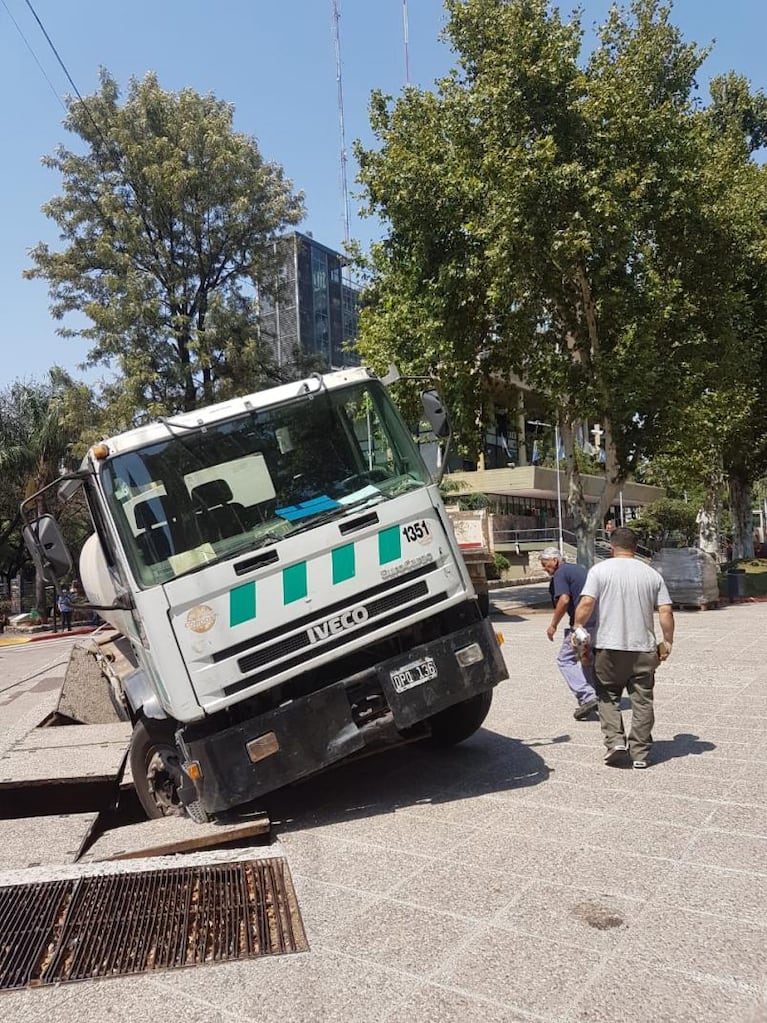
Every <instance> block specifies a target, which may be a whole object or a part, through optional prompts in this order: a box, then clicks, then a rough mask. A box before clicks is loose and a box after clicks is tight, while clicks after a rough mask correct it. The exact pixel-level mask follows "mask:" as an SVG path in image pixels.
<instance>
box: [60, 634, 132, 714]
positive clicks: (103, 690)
mask: <svg viewBox="0 0 767 1023" xmlns="http://www.w3.org/2000/svg"><path fill="white" fill-rule="evenodd" d="M111 650H114V657H116V658H118V659H120V660H121V661H122V660H124V657H123V655H122V653H120V652H119V651H118V650H117V649H116V648H115V645H114V644H113V643H109V644H107V645H106V646H104V645H102V646H100V645H99V644H98V643H94V642H92V641H89V642H87V643H78V644H77V646H75V647H73V648H72V654H71V657H70V661H69V664H68V666H67V671H66V675H65V678H64V684H63V686H62V689H61V695H60V698H59V704H58V707H57V708H56V709H57V712H58V713H59V714H62V715H63V716H64V717H68V718H71V719H72V720H73V721H80V722H82V723H83V724H91V725H97V724H108V723H110V722H113V721H121V720H125V719H126V718H127V716H128V715H127V712H126V710H125V707H124V706H123V705H122V704H121V702H120V701H119V699H118V698H117V695H116V689H115V687H114V685H113V683H112V681H111V680H110V677H109V676H110V675H111V674H113V671H112V667H111V660H112V658H110V656H109V651H111Z"/></svg>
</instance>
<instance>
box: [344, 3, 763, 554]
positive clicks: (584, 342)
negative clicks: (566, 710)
mask: <svg viewBox="0 0 767 1023" xmlns="http://www.w3.org/2000/svg"><path fill="white" fill-rule="evenodd" d="M446 6H447V8H448V11H449V14H450V20H449V23H448V26H447V35H448V37H449V39H450V41H451V43H452V45H453V47H454V49H455V51H456V54H457V67H456V69H455V70H454V71H453V73H452V74H451V75H450V76H449V77H448V78H447V79H445V80H443V81H441V82H440V83H438V87H437V90H436V91H435V92H433V93H432V92H422V91H419V90H416V89H407V90H406V91H405V92H404V94H403V95H402V96H401V98H400V99H399V100H398V101H397V102H391V101H390V100H388V99H387V98H385V97H384V96H382V95H380V94H374V96H373V99H372V103H371V123H372V128H373V131H374V133H375V135H376V137H377V139H378V142H379V146H378V148H377V149H371V150H365V149H363V148H362V147H358V155H359V159H360V168H361V169H360V180H361V182H362V185H363V187H364V189H365V194H366V197H367V202H368V210H369V212H370V213H375V214H377V215H378V216H380V217H381V218H382V219H383V220H384V221H385V222H387V223H388V225H389V234H388V237H387V238H386V239H385V240H384V241H383V242H382V243H381V244H380V245H378V246H375V247H374V248H373V250H372V252H371V256H370V260H369V264H368V272H369V275H370V284H369V288H368V292H367V298H368V304H367V306H366V308H365V309H364V310H363V313H362V316H361V339H360V342H359V349H360V350H361V352H362V354H363V357H364V358H366V359H368V360H370V361H372V362H373V363H374V365H376V366H377V367H380V368H383V367H385V366H386V365H387V364H388V363H389V362H390V361H395V362H398V363H399V364H400V365H401V366H402V367H403V371H404V372H408V373H413V372H415V373H420V374H432V375H434V376H436V377H438V378H441V380H442V384H443V387H444V389H445V391H446V396H447V397H448V400H449V402H450V404H451V407H452V408H453V409H454V410H455V412H456V421H457V425H458V428H459V431H460V434H461V439H462V442H463V446H464V448H467V449H472V448H473V449H474V450H477V449H478V447H479V436H480V429H481V423H482V421H483V413H484V403H485V401H486V394H487V386H486V385H487V383H488V381H489V380H490V379H491V378H493V377H495V378H499V377H500V378H506V379H508V377H509V374H510V373H516V374H517V375H519V376H521V377H522V378H524V379H525V380H526V381H527V383H528V384H530V385H531V386H532V387H533V388H534V389H535V390H536V391H537V392H538V393H539V394H540V395H542V397H543V399H544V401H545V402H546V403H547V405H548V408H549V410H550V412H549V414H551V415H556V416H557V418H558V422H559V426H560V432H561V436H562V440H563V445H564V449H565V454H566V459H567V466H568V504H569V507H570V511H571V514H573V516H574V518H575V520H576V522H577V523H578V526H577V532H578V547H579V560H581V561H583V562H585V563H589V562H590V560H591V557H592V556H593V536H594V532H595V530H596V528H597V527H598V526H599V525H601V522H602V520H603V517H604V514H605V513H606V511H607V509H608V508H609V507H610V505H611V504H613V502H614V500H615V497H616V494H617V492H618V489H619V487H620V485H621V482H622V481H623V480H624V479H625V478H626V477H627V476H628V475H629V474H631V473H632V472H634V471H635V469H636V467H637V465H638V464H639V462H640V459H641V458H642V457H646V456H648V455H652V453H653V452H654V451H655V450H656V448H657V446H658V444H659V443H660V441H661V439H662V438H663V439H664V440H665V439H666V434H665V432H664V429H663V426H664V424H665V422H666V421H667V410H668V408H669V406H671V407H675V408H677V409H678V408H679V407H680V404H681V395H682V394H684V395H686V394H687V393H688V392H687V389H686V385H687V379H688V375H689V371H690V366H691V365H695V364H696V362H697V361H698V360H699V359H700V358H701V357H703V358H708V357H709V356H710V353H711V350H712V346H713V345H714V344H715V343H716V342H718V341H720V340H721V339H722V338H724V337H727V338H728V339H730V338H732V337H733V334H734V329H733V321H734V319H735V317H736V316H737V315H738V314H739V313H740V311H741V309H742V304H741V302H740V299H741V295H740V294H739V293H737V294H736V295H735V296H734V297H733V281H734V279H735V277H734V275H735V273H736V271H735V269H734V268H733V266H732V264H731V263H730V262H729V258H730V256H731V255H732V253H734V252H736V250H737V244H738V240H739V239H738V235H737V233H736V232H734V231H732V230H731V229H730V225H729V221H728V208H729V206H728V204H729V199H728V194H727V180H726V176H725V175H724V174H719V175H713V174H711V173H710V165H709V159H710V154H709V153H707V152H706V150H705V143H706V141H707V140H708V138H709V137H710V135H711V132H710V128H709V127H708V126H707V125H706V124H705V122H704V119H703V118H702V116H701V113H700V105H699V101H698V99H697V97H696V93H695V90H696V80H695V76H696V73H697V71H698V69H699V67H700V65H701V63H702V61H703V59H704V57H705V55H706V54H705V51H703V50H701V49H699V48H698V47H697V46H696V45H694V44H687V43H685V42H684V41H683V39H682V37H681V35H680V33H679V31H678V30H677V29H676V28H675V27H674V26H673V25H672V24H671V22H670V11H669V8H668V7H663V6H661V5H660V4H659V3H658V2H657V0H634V2H633V3H632V4H631V5H630V8H629V9H628V10H622V9H619V8H618V7H613V8H612V9H611V11H610V13H609V14H608V16H607V20H606V22H605V24H604V25H603V26H602V28H601V30H600V33H599V42H598V44H597V45H596V47H595V48H594V50H593V52H592V53H591V54H590V56H589V57H588V58H587V59H583V58H582V55H581V45H582V33H581V27H580V23H579V20H578V17H577V15H576V16H573V18H572V20H570V21H564V20H563V19H562V17H561V16H560V14H559V12H558V10H557V9H556V8H555V7H554V6H553V4H551V3H549V2H548V0H447V4H446ZM720 152H721V150H720ZM731 160H732V161H735V162H737V161H738V160H740V162H741V163H742V162H743V158H742V157H741V154H740V151H738V152H733V153H732V154H731ZM736 290H737V289H736ZM714 295H716V301H714V300H713V296H714ZM584 419H589V420H591V421H594V420H598V421H599V422H600V423H601V424H602V427H603V429H604V431H605V440H604V444H605V456H606V459H605V466H604V473H605V487H604V491H603V494H602V497H601V501H600V502H599V504H597V505H596V506H590V505H589V504H587V502H586V501H585V499H584V495H583V488H582V484H581V475H580V469H579V465H578V459H577V455H576V433H577V425H578V424H579V423H580V422H582V421H583V420H584Z"/></svg>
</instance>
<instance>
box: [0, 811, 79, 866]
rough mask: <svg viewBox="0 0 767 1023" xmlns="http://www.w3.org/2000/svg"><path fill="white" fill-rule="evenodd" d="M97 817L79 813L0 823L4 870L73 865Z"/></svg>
mask: <svg viewBox="0 0 767 1023" xmlns="http://www.w3.org/2000/svg"><path fill="white" fill-rule="evenodd" d="M97 817H98V814H96V813H76V814H62V815H60V816H56V817H22V818H18V819H16V820H8V821H5V820H0V865H2V869H3V870H15V869H18V868H21V867H38V866H41V865H44V864H57V863H74V862H75V860H76V859H77V856H78V854H79V852H80V849H81V848H82V847H83V844H84V842H85V840H86V838H87V837H88V835H89V834H90V831H91V829H92V828H93V825H94V824H95V823H96V819H97Z"/></svg>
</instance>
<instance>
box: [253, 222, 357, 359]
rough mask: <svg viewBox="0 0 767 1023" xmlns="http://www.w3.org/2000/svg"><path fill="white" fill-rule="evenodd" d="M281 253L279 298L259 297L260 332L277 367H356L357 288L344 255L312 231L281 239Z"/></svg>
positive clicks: (293, 234)
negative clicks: (301, 364) (302, 364)
mask: <svg viewBox="0 0 767 1023" xmlns="http://www.w3.org/2000/svg"><path fill="white" fill-rule="evenodd" d="M277 244H278V245H279V246H280V249H279V251H280V252H281V255H282V265H281V287H280V289H279V295H278V297H277V298H276V299H273V298H268V297H265V296H262V297H261V332H262V337H263V338H264V339H265V340H266V341H267V343H268V344H269V347H270V348H271V351H272V354H273V356H274V359H275V361H276V363H277V365H278V366H285V365H289V364H291V363H296V362H298V361H299V360H312V361H316V364H317V367H318V368H321V369H342V368H344V367H346V366H356V365H358V364H359V359H358V358H357V356H356V355H355V353H354V351H353V350H352V349H353V345H354V342H355V341H356V339H357V314H358V310H359V289H358V288H356V287H355V286H354V285H353V284H352V282H351V280H350V279H349V278H348V276H346V275H345V267H346V259H345V258H344V256H343V255H342V254H341V253H340V252H336V251H335V250H334V249H330V248H328V247H327V246H326V245H321V244H320V243H319V242H317V241H315V240H314V238H312V236H311V235H309V234H302V233H301V232H300V231H294V232H292V233H291V234H289V235H287V236H286V237H284V238H282V239H280V241H279V242H278V243H277Z"/></svg>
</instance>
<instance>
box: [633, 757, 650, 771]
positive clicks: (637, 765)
mask: <svg viewBox="0 0 767 1023" xmlns="http://www.w3.org/2000/svg"><path fill="white" fill-rule="evenodd" d="M646 767H647V761H646V760H635V761H634V770H635V771H644V769H645V768H646Z"/></svg>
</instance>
